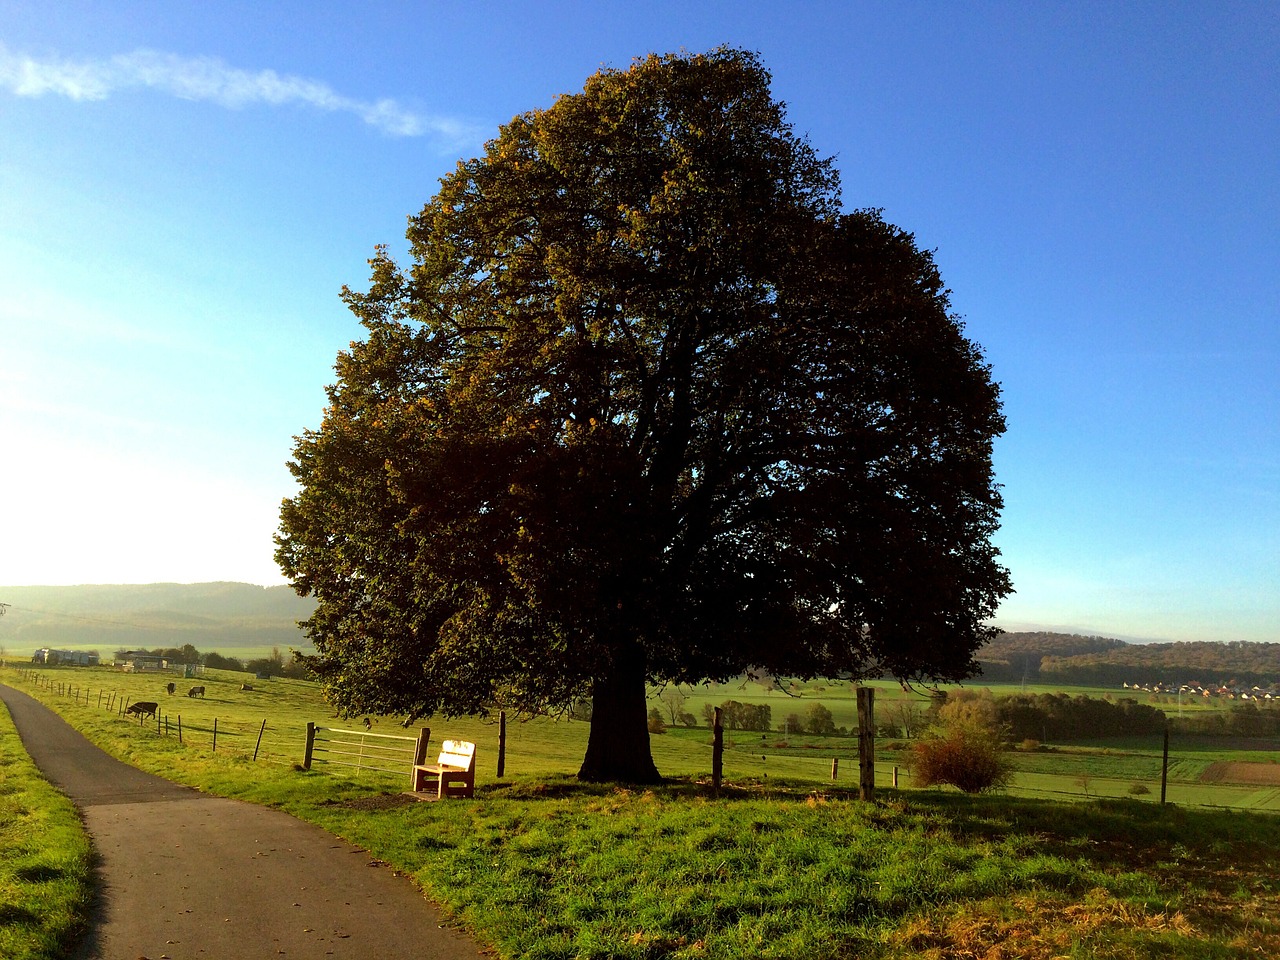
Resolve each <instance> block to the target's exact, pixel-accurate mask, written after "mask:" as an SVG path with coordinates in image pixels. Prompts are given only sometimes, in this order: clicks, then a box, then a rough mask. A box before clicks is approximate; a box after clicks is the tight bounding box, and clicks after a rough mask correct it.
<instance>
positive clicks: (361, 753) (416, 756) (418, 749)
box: [302, 723, 430, 776]
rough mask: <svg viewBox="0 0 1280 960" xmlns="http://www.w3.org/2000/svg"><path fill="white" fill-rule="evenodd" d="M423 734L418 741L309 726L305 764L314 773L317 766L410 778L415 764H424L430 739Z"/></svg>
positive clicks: (420, 734) (410, 738)
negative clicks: (370, 771) (314, 766)
mask: <svg viewBox="0 0 1280 960" xmlns="http://www.w3.org/2000/svg"><path fill="white" fill-rule="evenodd" d="M429 736H430V734H429V733H428V732H427V731H425V730H424V731H422V732H421V733H419V734H418V736H416V737H408V736H402V735H400V734H394V733H372V732H370V731H368V730H343V729H340V728H338V727H317V726H316V725H315V724H311V723H309V724H307V747H306V753H305V756H304V758H303V761H302V765H303V767H304V768H305V769H307V770H310V769H311V765H312V764H313V763H327V764H330V765H332V766H342V767H354V768H355V769H356V770H357V771H360V770H376V771H378V772H380V773H390V774H397V775H400V776H408V775H410V774H411V773H412V771H413V765H414V764H415V763H421V762H422V755H423V752H424V750H425V747H426V739H425V738H426V737H429Z"/></svg>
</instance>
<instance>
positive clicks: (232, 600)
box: [0, 583, 315, 656]
mask: <svg viewBox="0 0 1280 960" xmlns="http://www.w3.org/2000/svg"><path fill="white" fill-rule="evenodd" d="M0 603H7V604H9V605H10V606H9V610H8V612H7V613H6V614H5V615H4V617H2V618H0V648H4V650H5V652H6V653H7V654H8V655H10V656H22V655H24V654H25V655H30V654H31V652H32V651H33V650H36V649H38V648H40V647H60V648H66V649H80V650H94V649H96V650H98V651H99V652H100V653H101V654H102V655H103V656H110V655H111V654H112V653H113V652H114V651H115V650H116V649H118V648H121V647H124V648H129V649H132V648H145V649H154V648H156V647H181V646H183V645H184V644H188V643H189V644H191V645H192V646H194V647H196V648H197V649H198V650H200V651H201V652H206V651H217V652H220V653H224V654H226V655H228V656H234V655H236V651H237V650H244V649H255V650H258V649H261V648H263V647H271V646H277V645H278V646H279V647H281V649H282V650H285V649H288V648H293V649H300V648H309V644H307V643H306V638H305V637H304V636H303V634H302V631H301V630H300V629H299V628H298V626H297V622H298V621H299V620H304V619H306V618H307V617H309V616H310V615H311V612H312V611H313V610H314V609H315V601H314V600H313V599H311V598H306V599H304V598H302V597H299V596H298V595H297V594H295V593H294V592H293V589H292V588H291V587H287V586H278V587H260V586H256V585H254V584H250V583H147V584H86V585H81V586H74V587H41V586H33V587H3V586H0Z"/></svg>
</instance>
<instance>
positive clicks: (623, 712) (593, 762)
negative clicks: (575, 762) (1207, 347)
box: [578, 647, 662, 783]
mask: <svg viewBox="0 0 1280 960" xmlns="http://www.w3.org/2000/svg"><path fill="white" fill-rule="evenodd" d="M607 670H608V672H607V673H605V674H603V675H601V676H598V677H596V678H595V680H594V682H593V684H592V697H591V733H590V735H589V736H588V738H587V755H586V757H584V758H583V761H582V768H581V769H580V770H579V771H578V779H580V780H587V781H590V782H596V783H598V782H602V781H621V782H622V783H661V782H662V777H661V776H659V775H658V768H657V767H656V766H654V763H653V755H652V754H651V753H650V751H649V722H648V716H647V715H646V712H645V682H644V680H645V672H644V655H643V654H642V653H641V652H640V651H639V650H638V649H636V648H635V647H629V648H628V649H626V650H620V651H618V652H617V653H616V654H615V655H614V658H613V662H612V663H611V664H609V665H608V667H607Z"/></svg>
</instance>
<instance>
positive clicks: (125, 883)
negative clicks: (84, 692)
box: [0, 684, 485, 960]
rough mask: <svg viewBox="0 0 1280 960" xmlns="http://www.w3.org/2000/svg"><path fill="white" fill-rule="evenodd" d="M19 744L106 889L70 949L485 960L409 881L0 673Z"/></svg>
mask: <svg viewBox="0 0 1280 960" xmlns="http://www.w3.org/2000/svg"><path fill="white" fill-rule="evenodd" d="M0 700H2V701H3V702H4V703H5V705H6V706H7V707H8V708H9V712H10V714H12V716H13V721H14V724H15V726H17V728H18V734H19V736H20V737H21V738H22V743H23V746H24V747H25V748H26V750H27V752H28V753H29V754H30V755H31V758H32V759H33V760H34V761H35V763H36V765H37V766H38V767H39V768H40V770H41V771H42V772H43V773H44V775H45V777H47V778H48V779H49V781H50V782H52V783H53V784H54V786H56V787H58V789H60V790H62V792H63V793H65V794H66V795H67V796H68V797H70V798H71V800H72V801H73V802H74V803H75V805H76V807H77V808H78V809H79V811H80V814H81V817H82V818H83V820H84V824H85V828H86V829H87V830H88V833H89V837H90V839H91V841H92V844H93V849H94V854H95V881H96V888H97V895H96V897H95V905H94V908H93V912H92V915H91V916H90V917H89V918H88V920H89V925H88V932H87V934H86V936H85V937H84V939H83V941H82V942H81V944H80V945H79V948H78V950H77V951H76V953H75V954H74V955H73V960H268V958H272V960H278V958H281V957H292V958H296V960H310V958H313V957H314V958H318V960H327V958H335V960H402V958H403V960H410V958H412V960H476V958H477V957H481V956H484V955H485V953H484V952H483V951H482V950H481V948H480V947H479V946H478V945H477V944H476V943H475V942H473V941H471V940H469V939H468V938H467V937H465V936H464V935H463V934H461V933H460V932H459V931H457V930H455V929H452V928H451V927H449V926H448V925H447V924H446V923H445V921H444V919H443V915H442V914H441V912H440V910H439V909H437V908H436V907H435V906H434V905H433V904H432V903H431V902H430V901H428V900H427V899H426V898H425V897H424V896H423V894H422V891H421V890H419V889H418V888H417V887H416V886H415V885H414V884H413V883H412V882H411V881H409V880H408V879H407V878H405V877H403V876H400V875H398V874H396V873H394V872H393V871H392V870H391V869H390V868H388V867H387V866H385V865H383V864H381V863H379V862H378V861H375V860H373V859H372V858H371V857H370V856H369V854H368V853H367V852H366V851H364V850H361V849H359V848H358V847H354V846H352V845H351V844H348V843H345V842H344V841H341V840H339V839H337V838H336V837H334V836H332V835H331V834H329V833H326V832H325V831H323V830H321V829H320V828H319V827H316V826H313V825H311V824H309V823H304V822H302V821H301V820H298V819H296V818H294V817H291V816H289V815H288V814H286V813H281V812H280V811H278V810H269V809H267V808H266V807H260V806H256V805H254V804H250V803H242V802H240V801H238V800H226V799H222V798H219V797H211V796H207V795H205V794H201V793H199V792H198V791H195V790H193V789H191V788H190V787H184V786H181V785H179V784H176V783H172V782H170V781H168V780H165V779H163V778H161V777H156V776H152V775H151V774H149V773H144V772H142V771H141V770H138V769H137V768H136V767H131V766H129V765H128V764H126V763H121V762H120V761H119V760H116V759H114V758H113V757H110V756H108V755H107V754H106V753H104V752H103V751H102V750H100V749H99V748H98V747H96V746H94V745H93V744H92V743H90V742H89V741H88V740H86V739H85V738H84V736H82V735H81V734H80V733H79V732H78V731H76V730H75V729H73V728H72V727H71V726H70V725H69V724H67V722H66V721H64V720H63V719H62V718H61V717H59V716H58V715H57V714H56V713H54V712H53V711H52V710H50V709H49V708H48V707H45V706H44V705H43V704H41V703H39V702H38V701H36V700H34V699H32V698H31V697H29V696H27V695H26V694H25V693H22V692H21V691H18V690H15V689H13V688H12V687H7V686H4V685H3V684H0Z"/></svg>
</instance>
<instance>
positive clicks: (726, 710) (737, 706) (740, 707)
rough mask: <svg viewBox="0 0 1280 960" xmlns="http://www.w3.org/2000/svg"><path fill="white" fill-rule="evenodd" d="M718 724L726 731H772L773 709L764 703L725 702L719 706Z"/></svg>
mask: <svg viewBox="0 0 1280 960" xmlns="http://www.w3.org/2000/svg"><path fill="white" fill-rule="evenodd" d="M720 723H721V725H722V726H723V727H724V728H725V729H726V730H772V729H773V708H772V707H770V706H769V705H768V704H765V703H739V702H738V701H737V700H726V701H725V702H724V703H722V704H720Z"/></svg>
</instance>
